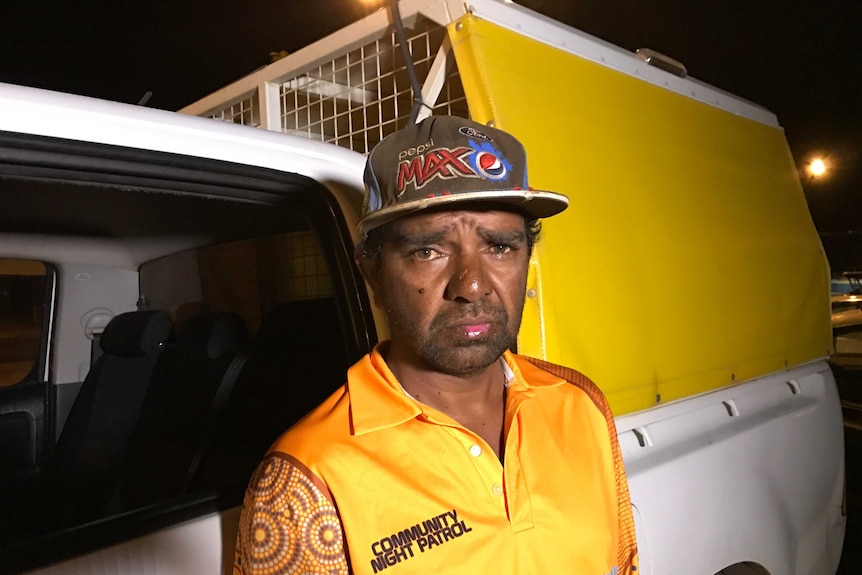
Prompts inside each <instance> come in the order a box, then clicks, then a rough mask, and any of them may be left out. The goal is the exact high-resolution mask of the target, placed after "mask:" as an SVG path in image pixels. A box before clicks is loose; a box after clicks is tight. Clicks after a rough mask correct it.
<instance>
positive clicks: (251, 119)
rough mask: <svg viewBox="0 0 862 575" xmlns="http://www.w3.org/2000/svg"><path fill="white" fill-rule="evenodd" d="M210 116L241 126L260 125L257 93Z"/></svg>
mask: <svg viewBox="0 0 862 575" xmlns="http://www.w3.org/2000/svg"><path fill="white" fill-rule="evenodd" d="M212 118H214V119H216V120H224V121H225V122H231V123H233V124H240V125H243V126H253V127H255V128H257V127H260V105H259V104H258V95H257V93H256V92H255V93H254V94H252V95H251V96H249V97H248V98H246V99H244V100H240V101H239V102H236V103H234V104H232V105H230V106H225V107H224V108H221V109H219V110H217V111H216V112H215V113H214V114H212Z"/></svg>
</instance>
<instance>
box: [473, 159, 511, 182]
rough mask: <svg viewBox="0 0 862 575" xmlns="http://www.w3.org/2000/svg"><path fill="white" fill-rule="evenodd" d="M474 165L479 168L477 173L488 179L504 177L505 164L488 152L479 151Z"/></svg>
mask: <svg viewBox="0 0 862 575" xmlns="http://www.w3.org/2000/svg"><path fill="white" fill-rule="evenodd" d="M476 167H477V168H479V170H478V171H479V174H480V175H482V176H484V177H486V178H488V179H489V180H502V179H505V178H506V174H507V173H508V170H507V169H506V164H504V163H503V161H502V160H501V159H500V158H498V157H497V156H495V155H494V154H491V153H488V152H479V153H477V154H476Z"/></svg>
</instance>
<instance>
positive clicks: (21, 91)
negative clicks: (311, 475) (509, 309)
mask: <svg viewBox="0 0 862 575" xmlns="http://www.w3.org/2000/svg"><path fill="white" fill-rule="evenodd" d="M401 14H402V16H403V18H404V24H405V25H406V27H407V35H408V38H409V42H410V46H411V48H412V56H411V58H412V59H413V60H414V62H415V69H416V70H417V73H418V75H419V78H420V81H421V84H422V94H423V99H424V100H425V102H426V104H427V107H426V108H425V112H423V113H451V114H455V115H462V116H468V115H469V116H470V117H472V118H473V119H476V120H478V121H481V122H488V123H490V122H493V123H494V124H495V125H497V126H498V127H501V128H503V129H507V130H510V131H512V132H513V133H515V134H516V135H517V136H518V137H519V138H520V139H521V140H523V141H524V142H525V145H526V147H527V148H528V155H529V158H530V162H531V165H530V169H531V179H532V180H533V181H534V182H535V183H536V185H537V186H541V187H547V188H548V189H557V190H563V191H566V192H567V193H568V194H569V197H570V200H571V208H570V209H569V210H567V211H566V212H565V213H564V214H562V215H561V216H559V217H558V218H553V219H551V220H548V222H546V225H545V227H544V229H543V237H542V240H541V242H540V243H539V244H538V245H537V248H536V250H535V253H534V257H533V259H532V261H531V272H530V277H529V286H528V293H527V296H528V297H527V308H526V310H525V314H524V322H523V326H522V331H521V333H520V334H519V340H518V351H519V352H520V353H524V354H526V355H534V356H536V357H540V358H543V359H547V360H549V361H553V362H556V363H561V364H567V365H570V366H572V367H575V368H578V369H579V370H581V371H583V372H585V373H586V374H587V375H589V376H590V377H591V378H592V379H593V380H595V381H596V382H597V383H598V384H599V385H600V387H602V389H603V390H604V391H605V393H606V394H607V396H608V398H609V400H610V402H611V405H612V408H613V409H614V413H615V415H616V423H617V429H618V434H619V438H620V443H621V446H622V450H623V454H624V457H625V461H626V467H627V471H628V476H629V482H630V488H631V493H632V503H633V506H634V516H635V520H636V524H637V530H638V545H639V553H640V573H644V574H653V573H655V574H657V575H661V574H675V573H698V574H701V573H703V574H707V575H710V574H717V573H724V574H751V573H757V574H761V575H762V574H771V575H784V574H794V575H803V574H804V575H821V574H823V575H826V574H834V573H835V570H836V568H837V565H838V560H839V558H840V554H841V546H842V542H843V537H844V528H845V512H844V507H843V501H844V500H843V495H844V461H843V458H844V452H843V431H842V415H841V409H840V405H839V401H838V395H837V391H836V388H835V383H834V378H833V376H832V373H831V371H830V369H829V367H828V364H827V363H826V361H825V358H826V357H827V356H828V355H829V353H830V345H831V335H830V318H829V305H828V301H829V281H828V280H829V274H828V265H827V263H826V259H825V257H824V255H823V251H822V248H821V246H820V243H819V239H818V237H817V234H816V231H815V230H814V227H813V224H812V222H811V218H810V216H809V214H808V210H807V208H806V205H805V202H804V197H803V195H802V191H801V187H800V186H799V181H798V177H797V176H796V172H795V167H794V164H793V160H792V157H791V155H790V152H789V149H788V147H787V143H786V140H785V139H784V135H783V132H782V130H781V127H780V125H779V124H778V121H777V119H776V118H775V116H774V115H772V114H771V113H770V112H768V111H766V110H764V109H762V108H760V107H758V106H756V105H754V104H752V103H750V102H746V101H744V100H740V99H738V98H735V97H734V96H732V95H729V94H726V93H724V92H721V91H720V90H717V89H715V88H712V87H710V86H706V85H704V84H702V83H699V82H697V81H696V80H692V79H690V78H687V77H684V72H682V71H681V70H680V69H679V68H675V67H673V66H671V67H670V68H669V69H670V71H668V70H665V69H658V68H656V67H654V66H651V65H650V64H649V63H647V62H645V61H644V60H645V59H651V58H652V57H650V58H640V57H638V56H636V55H634V54H631V53H628V52H625V51H623V50H620V49H618V48H616V47H613V46H610V45H608V44H606V43H604V42H601V41H599V40H596V39H594V38H591V37H589V36H587V35H585V34H582V33H580V32H578V31H576V30H572V29H570V28H567V27H565V26H562V25H560V24H557V23H554V22H551V21H549V20H548V19H546V18H543V17H541V16H538V15H536V14H534V13H532V12H530V11H528V10H525V9H523V8H521V7H518V6H515V5H511V4H507V3H500V2H494V1H491V0H475V1H474V2H471V4H470V7H469V10H468V9H467V8H466V7H465V5H464V4H463V3H461V2H457V1H455V0H424V1H419V0H414V1H405V2H402V5H401ZM391 24H392V23H391V21H390V19H389V16H388V14H387V13H386V12H379V13H375V14H373V15H372V16H369V17H368V18H366V19H364V20H363V21H360V22H358V23H356V24H354V25H352V26H350V27H348V28H347V29H345V30H342V31H340V32H339V33H337V34H335V35H333V36H331V37H328V38H325V39H324V40H321V41H320V42H319V43H316V44H314V45H312V46H309V47H308V48H306V49H304V50H301V51H299V52H296V53H294V54H292V55H291V56H289V57H287V58H285V59H283V60H280V61H278V62H276V63H274V64H272V65H271V66H268V67H266V68H264V69H262V70H260V71H258V72H256V73H255V74H253V75H252V76H249V77H248V78H245V79H243V80H240V81H239V82H237V84H235V85H232V86H228V87H226V88H224V89H223V90H221V91H219V92H218V93H216V94H213V95H211V96H208V97H207V98H204V99H202V100H201V101H200V102H198V103H195V104H193V105H192V106H189V107H188V108H186V109H184V110H183V112H184V114H177V113H169V112H161V111H155V110H150V109H145V108H141V107H136V106H128V105H122V104H116V103H110V102H103V101H97V100H93V99H88V98H81V97H74V96H69V95H64V94H57V93H51V92H46V91H41V90H34V89H28V88H22V87H17V86H11V85H0V206H2V209H0V438H2V441H0V572H3V573H7V572H8V573H18V572H35V573H80V572H110V573H156V572H157V573H170V574H173V573H176V574H187V573H200V574H207V573H212V574H216V573H222V572H228V571H230V569H231V565H232V554H233V545H234V539H235V533H236V521H237V517H238V510H239V505H240V504H241V498H242V493H243V490H244V487H245V484H246V482H247V480H248V476H249V474H250V473H251V470H252V469H253V467H254V465H255V464H256V463H257V461H259V459H260V457H261V456H262V455H263V451H264V450H265V449H266V447H267V446H268V444H269V442H271V441H272V440H273V439H274V438H275V436H277V435H278V434H279V433H280V432H281V431H282V430H283V429H285V428H286V427H287V426H289V425H290V424H291V423H292V422H293V421H295V420H296V419H297V418H299V417H301V416H302V414H303V413H305V412H306V411H307V410H308V409H310V408H311V407H312V406H313V405H315V403H316V402H318V401H319V400H320V399H321V398H322V397H324V396H325V395H327V393H328V392H329V391H331V390H332V389H334V388H336V387H338V386H339V385H341V384H342V383H343V380H344V373H345V371H346V368H347V366H348V365H350V364H351V363H352V362H353V361H355V360H357V359H358V358H359V357H361V356H362V354H364V353H366V352H367V351H368V350H369V349H370V348H371V346H373V344H374V343H375V342H376V341H377V340H378V339H382V338H385V337H386V334H387V327H386V324H385V321H384V320H383V318H382V316H381V315H380V314H379V311H378V310H376V309H375V308H374V307H373V306H372V305H371V304H370V302H369V297H368V292H367V290H366V286H365V285H364V283H363V282H362V280H361V277H360V276H359V274H358V272H357V271H356V269H355V268H354V266H353V262H352V246H353V242H354V241H355V240H356V238H357V236H356V223H357V221H358V213H359V206H360V202H361V196H362V180H361V174H362V170H363V166H364V155H363V154H364V153H365V152H367V151H368V150H369V149H370V148H371V147H372V146H373V145H374V143H376V142H377V141H379V140H380V139H381V138H382V137H383V136H385V135H386V134H388V133H391V132H392V131H394V130H395V129H396V128H397V127H398V126H400V125H403V124H404V123H405V122H406V121H407V115H408V113H409V111H410V108H411V105H410V90H409V85H410V82H409V78H408V76H409V74H408V72H407V66H406V65H405V63H404V59H403V58H402V57H401V56H400V55H399V52H398V49H397V42H396V41H395V38H394V33H393V32H392V29H391ZM641 56H643V54H641ZM195 115H201V116H206V117H205V118H201V117H193V116H195ZM212 117H215V118H217V119H220V120H227V121H213V120H212V119H210V118H212ZM234 124H246V125H234ZM262 128H263V129H262ZM282 132H287V133H282ZM315 140H322V141H315ZM775 278H781V281H782V282H783V283H782V285H783V286H784V287H783V289H782V290H781V292H780V293H778V294H776V292H775V291H774V289H773V288H774V286H775V285H776V282H775ZM693 286H694V287H693Z"/></svg>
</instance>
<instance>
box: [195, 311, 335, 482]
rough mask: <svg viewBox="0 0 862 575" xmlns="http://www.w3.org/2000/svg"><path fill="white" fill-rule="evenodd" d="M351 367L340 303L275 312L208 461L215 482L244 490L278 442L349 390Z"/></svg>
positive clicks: (261, 334) (266, 320) (262, 331)
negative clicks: (295, 425) (326, 401)
mask: <svg viewBox="0 0 862 575" xmlns="http://www.w3.org/2000/svg"><path fill="white" fill-rule="evenodd" d="M348 367H349V365H348V360H347V352H346V348H345V345H344V337H343V335H342V330H341V324H340V321H339V316H338V310H337V309H336V305H335V300H334V299H333V298H318V299H307V300H297V301H291V302H286V303H282V304H279V305H278V306H276V307H275V308H273V309H272V310H270V311H269V313H267V315H266V316H265V317H264V319H263V321H262V322H261V326H260V329H259V330H258V333H257V335H256V336H255V339H254V342H253V343H252V345H251V348H250V351H249V358H248V361H247V363H246V366H245V368H244V369H243V371H242V373H241V374H240V377H239V380H238V381H237V384H236V387H235V389H234V393H233V394H232V396H231V398H230V400H229V404H228V408H227V412H226V420H225V422H224V424H223V425H221V426H220V427H219V429H218V430H217V434H218V435H217V439H216V442H217V445H216V446H215V448H214V451H213V452H211V453H209V454H208V457H207V461H206V462H205V467H206V469H205V473H206V474H207V475H208V476H209V479H208V482H209V483H211V484H212V483H214V484H218V485H230V486H231V487H232V488H244V487H245V483H246V482H247V481H248V478H249V477H250V475H251V473H252V472H253V470H254V467H255V466H256V465H257V463H259V462H260V460H261V459H262V457H263V455H264V453H265V452H266V450H267V449H268V448H269V446H270V445H271V444H272V442H273V441H274V440H275V439H276V438H277V437H278V436H279V435H280V434H281V433H282V432H284V431H285V430H286V429H287V428H288V427H290V425H292V424H293V423H295V422H296V421H297V420H299V419H300V418H301V417H302V416H303V415H305V414H306V413H308V412H309V411H310V410H311V409H312V408H314V407H315V406H317V405H318V404H319V403H320V402H321V401H323V400H324V399H325V398H326V397H327V396H329V395H330V394H331V393H332V392H333V391H334V390H335V389H337V388H338V387H339V386H341V385H343V384H344V382H345V381H346V377H347V368H348Z"/></svg>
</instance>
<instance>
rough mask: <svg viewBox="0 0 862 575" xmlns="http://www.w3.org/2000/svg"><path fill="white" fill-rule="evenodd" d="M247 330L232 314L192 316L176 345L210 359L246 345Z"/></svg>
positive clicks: (216, 313) (219, 313)
mask: <svg viewBox="0 0 862 575" xmlns="http://www.w3.org/2000/svg"><path fill="white" fill-rule="evenodd" d="M248 340H249V336H248V329H246V327H245V322H243V320H242V318H241V317H239V316H238V315H236V314H233V313H227V312H213V313H202V314H198V315H196V316H192V317H191V318H189V320H188V321H187V322H186V324H185V326H183V329H182V332H181V333H180V335H179V337H177V345H178V346H181V347H185V348H190V349H192V350H193V351H194V352H195V353H197V354H201V355H205V356H207V357H208V358H210V359H218V358H220V357H221V356H223V355H224V354H226V353H233V352H237V351H239V350H240V349H242V348H244V347H245V346H246V345H247V344H248Z"/></svg>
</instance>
